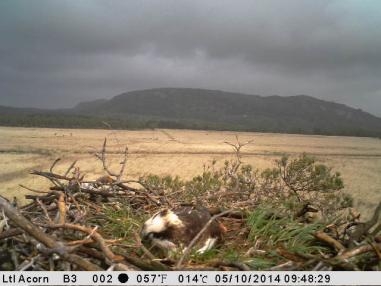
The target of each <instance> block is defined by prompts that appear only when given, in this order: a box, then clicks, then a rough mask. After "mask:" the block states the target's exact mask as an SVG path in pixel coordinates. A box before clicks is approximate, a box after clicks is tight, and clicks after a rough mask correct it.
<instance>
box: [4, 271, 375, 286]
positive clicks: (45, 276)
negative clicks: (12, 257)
mask: <svg viewBox="0 0 381 286" xmlns="http://www.w3.org/2000/svg"><path fill="white" fill-rule="evenodd" d="M0 285H4V286H16V285H17V286H22V285H31V286H32V285H57V286H59V285H381V272H377V271H369V272H368V271H331V272H320V271H242V272H238V271H237V272H236V271H155V272H146V271H131V272H109V271H100V272H87V271H57V272H49V271H41V272H40V271H30V272H16V271H5V272H0Z"/></svg>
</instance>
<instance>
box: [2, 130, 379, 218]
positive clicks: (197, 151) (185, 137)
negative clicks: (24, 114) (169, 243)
mask: <svg viewBox="0 0 381 286" xmlns="http://www.w3.org/2000/svg"><path fill="white" fill-rule="evenodd" d="M236 135H237V136H238V138H239V140H240V141H241V142H245V141H248V140H253V143H251V144H249V145H247V146H245V147H244V148H243V149H242V153H243V161H244V162H245V163H249V164H252V165H253V166H254V167H256V168H259V169H264V168H266V167H271V166H273V163H274V160H275V159H277V158H279V157H280V156H281V155H282V154H290V155H297V154H300V153H303V152H306V153H307V154H310V155H314V156H315V157H316V158H317V159H318V161H319V162H322V163H324V164H327V165H328V166H330V167H332V168H333V169H334V170H335V171H339V172H340V173H341V174H342V176H343V179H344V184H345V191H346V192H347V193H350V194H352V195H353V197H354V198H355V205H356V206H357V207H358V208H359V210H360V211H361V212H362V213H363V215H365V216H367V215H369V212H370V211H371V209H372V208H373V207H374V206H375V205H376V204H377V203H378V202H379V201H380V200H381V140H380V139H374V138H355V137H336V136H307V135H291V134H270V133H269V134H265V133H243V132H242V133H240V132H220V131H218V132H217V131H190V130H161V129H159V130H143V131H122V130H117V131H115V130H83V129H48V128H46V129H45V128H10V127H0V194H1V195H3V196H6V197H13V196H17V197H18V198H20V199H21V200H22V199H23V196H24V195H25V193H26V192H27V191H26V190H25V189H23V188H21V187H20V186H19V184H23V185H26V186H28V187H30V188H33V189H44V188H47V187H48V186H49V182H48V181H46V180H44V179H43V178H41V177H36V176H32V175H29V172H30V171H31V170H34V169H37V170H48V169H49V168H50V166H51V164H52V162H53V161H54V160H55V159H57V158H61V161H60V163H59V164H58V165H57V167H56V169H55V170H56V171H57V172H59V171H65V170H66V169H67V168H68V166H69V165H70V164H71V163H72V162H73V161H74V160H78V163H77V166H79V167H80V169H81V171H82V172H84V173H86V174H87V175H86V177H85V178H86V179H94V178H96V177H98V176H99V175H101V174H103V173H102V167H101V164H100V162H99V161H97V159H96V158H95V157H94V155H93V153H94V151H95V150H99V149H100V148H101V146H102V143H103V140H104V138H105V137H107V139H108V150H109V151H111V152H112V156H110V159H111V167H115V168H118V162H119V161H120V159H121V158H122V156H123V155H122V153H123V150H124V148H125V146H128V148H129V157H128V165H127V168H126V172H125V174H126V175H125V178H126V179H127V178H138V177H139V176H142V175H144V174H148V173H153V174H158V175H166V174H171V175H179V176H180V177H182V178H191V177H193V176H194V175H197V174H200V173H201V172H202V170H203V166H204V165H208V164H211V162H212V161H213V160H216V161H217V165H222V164H223V162H224V161H225V160H226V159H231V158H232V156H233V153H232V148H231V147H230V146H229V145H227V144H225V143H224V142H226V141H228V142H233V143H234V142H235V140H236V139H235V136H236Z"/></svg>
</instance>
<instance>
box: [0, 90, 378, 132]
mask: <svg viewBox="0 0 381 286" xmlns="http://www.w3.org/2000/svg"><path fill="white" fill-rule="evenodd" d="M26 122H27V123H28V124H29V125H30V126H33V125H34V126H43V127H72V128H105V127H106V126H105V125H104V124H103V123H102V122H107V124H108V125H111V126H112V127H113V128H189V129H216V130H239V131H259V132H281V133H304V134H326V135H349V136H372V137H380V136H381V118H378V117H376V116H374V115H372V114H369V113H367V112H364V111H362V110H360V109H354V108H351V107H349V106H346V105H344V104H339V103H335V102H329V101H325V100H320V99H317V98H314V97H311V96H307V95H296V96H289V97H282V96H276V95H274V96H267V97H264V96H259V95H248V94H241V93H232V92H224V91H219V90H206V89H194V88H156V89H147V90H137V91H131V92H126V93H123V94H120V95H117V96H115V97H113V98H111V99H109V100H107V99H100V100H95V101H90V102H82V103H80V104H78V105H77V106H76V107H74V108H72V109H60V110H39V109H25V108H22V109H20V108H9V107H1V106H0V124H1V125H12V126H25V123H26ZM29 125H28V126H29Z"/></svg>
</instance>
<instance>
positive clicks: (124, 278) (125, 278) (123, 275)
mask: <svg viewBox="0 0 381 286" xmlns="http://www.w3.org/2000/svg"><path fill="white" fill-rule="evenodd" d="M118 280H119V282H120V283H126V282H127V281H128V275H127V274H126V273H121V274H119V275H118Z"/></svg>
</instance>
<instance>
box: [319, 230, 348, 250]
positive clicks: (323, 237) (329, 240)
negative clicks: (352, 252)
mask: <svg viewBox="0 0 381 286" xmlns="http://www.w3.org/2000/svg"><path fill="white" fill-rule="evenodd" d="M314 235H315V237H316V238H317V239H319V240H321V241H323V242H325V243H326V244H328V245H330V246H332V247H333V248H334V249H335V250H336V251H337V252H340V251H343V250H344V249H345V247H344V245H342V244H341V243H340V242H339V241H337V240H336V239H334V238H333V237H331V236H329V235H328V234H326V233H325V232H323V231H317V232H315V234H314Z"/></svg>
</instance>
